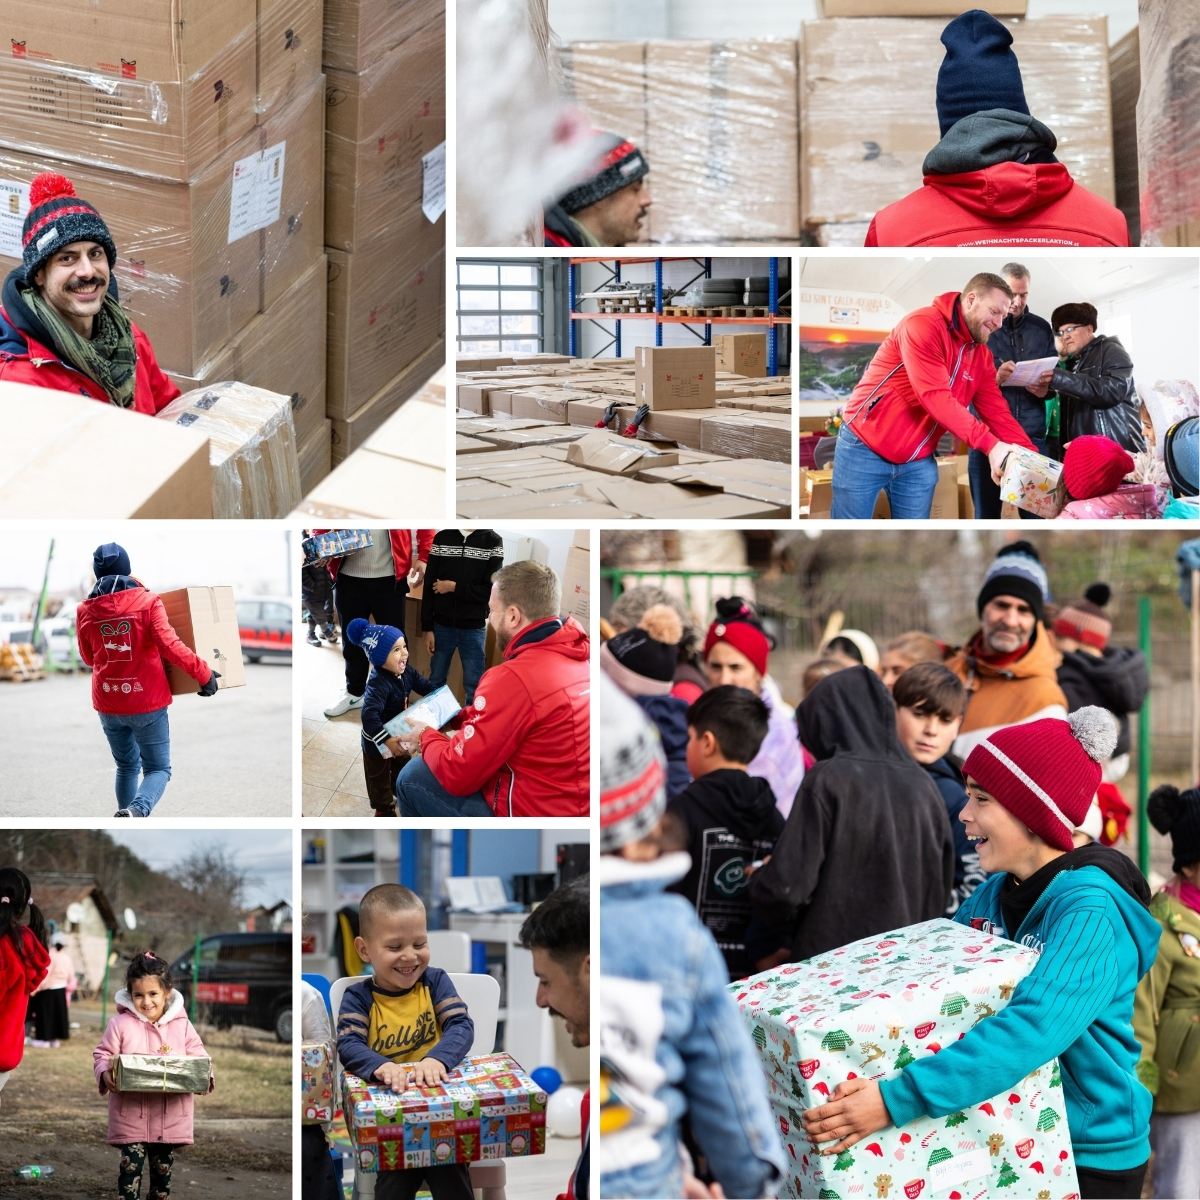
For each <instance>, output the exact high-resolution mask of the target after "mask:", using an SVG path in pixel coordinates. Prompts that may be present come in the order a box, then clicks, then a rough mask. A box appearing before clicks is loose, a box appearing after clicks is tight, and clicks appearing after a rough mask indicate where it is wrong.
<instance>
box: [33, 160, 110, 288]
mask: <svg viewBox="0 0 1200 1200" xmlns="http://www.w3.org/2000/svg"><path fill="white" fill-rule="evenodd" d="M72 242H97V243H99V244H100V245H101V246H103V247H104V253H105V256H106V257H107V258H108V267H109V270H110V271H111V270H112V268H113V265H114V264H115V263H116V261H117V247H116V243H115V242H114V241H113V239H112V234H111V233H109V231H108V226H107V225H105V223H104V219H103V218H102V217H101V216H100V214H99V213H98V212H97V211H96V209H95V208H94V207H93V206H92V205H91V204H89V203H88V202H87V201H86V200H81V199H80V198H79V197H78V196H76V195H75V185H74V184H73V183H72V182H71V181H70V180H69V179H67V178H66V176H64V175H54V174H51V173H49V172H47V173H45V174H42V175H38V176H37V177H36V178H35V179H34V181H33V182H32V183H31V184H30V185H29V213H28V215H27V216H26V217H25V224H24V225H23V226H22V228H21V245H22V247H23V259H24V263H25V278H26V279H27V280H28V281H29V282H30V283H32V282H33V277H34V275H36V274H37V272H38V269H39V268H40V267H41V266H42V265H43V264H44V263H45V262H46V260H47V259H48V258H50V256H51V255H53V254H56V253H57V252H58V251H59V250H61V249H62V248H63V246H69V245H70V244H71V243H72Z"/></svg>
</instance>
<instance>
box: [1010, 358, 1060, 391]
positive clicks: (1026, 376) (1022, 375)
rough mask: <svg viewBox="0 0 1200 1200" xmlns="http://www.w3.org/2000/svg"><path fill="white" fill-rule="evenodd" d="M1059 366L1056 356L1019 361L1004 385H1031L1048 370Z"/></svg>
mask: <svg viewBox="0 0 1200 1200" xmlns="http://www.w3.org/2000/svg"><path fill="white" fill-rule="evenodd" d="M1057 366H1058V359H1057V358H1054V357H1051V358H1027V359H1026V360H1025V361H1024V362H1019V363H1017V365H1016V366H1015V367H1014V368H1013V373H1012V374H1011V375H1010V376H1009V377H1008V381H1007V382H1006V383H1005V385H1004V386H1005V387H1029V386H1030V385H1031V384H1035V383H1037V381H1038V379H1039V378H1040V377H1041V376H1042V375H1044V374H1045V373H1046V372H1047V371H1053V370H1054V368H1055V367H1057Z"/></svg>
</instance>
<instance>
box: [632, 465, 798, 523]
mask: <svg viewBox="0 0 1200 1200" xmlns="http://www.w3.org/2000/svg"><path fill="white" fill-rule="evenodd" d="M639 478H640V479H652V480H656V481H661V482H667V483H677V484H682V485H685V486H690V487H696V488H703V489H707V490H709V491H720V492H724V493H726V495H728V496H733V497H740V498H742V499H745V500H750V501H756V502H757V504H756V506H755V507H756V511H755V512H754V513H753V515H755V516H764V517H789V516H791V512H792V482H791V467H790V465H788V464H786V463H774V462H767V461H765V460H764V459H761V458H744V459H717V460H716V461H713V462H699V463H689V464H686V465H685V464H683V463H681V464H680V465H679V466H677V467H665V468H661V469H654V470H651V471H646V472H643V473H642V474H641V475H639ZM710 507H715V502H714V503H713V504H712V505H710ZM646 515H647V516H656V515H659V514H656V513H647V514H646ZM679 515H689V516H691V515H695V516H701V515H705V514H704V513H703V512H702V511H697V512H696V513H688V514H682V513H681V514H679ZM713 515H715V513H714V514H713ZM743 515H746V516H749V515H752V514H751V513H750V512H748V511H747V512H745V513H744V514H743Z"/></svg>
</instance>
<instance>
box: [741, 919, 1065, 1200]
mask: <svg viewBox="0 0 1200 1200" xmlns="http://www.w3.org/2000/svg"><path fill="white" fill-rule="evenodd" d="M1036 961H1037V955H1036V954H1035V953H1034V952H1033V951H1032V950H1030V949H1028V948H1027V947H1025V946H1021V945H1019V944H1018V943H1016V942H1010V941H1008V940H1007V939H1006V938H1001V937H997V936H994V935H988V934H984V933H980V932H978V931H977V930H973V929H969V928H967V927H966V926H963V925H957V924H955V923H954V922H953V921H947V920H943V919H939V920H936V921H924V922H922V923H920V924H918V925H910V926H908V927H907V928H905V929H899V930H895V931H894V932H891V933H886V934H881V935H879V936H878V937H871V938H864V939H863V940H862V941H859V942H853V943H852V944H850V945H849V946H842V947H841V948H840V949H837V950H832V951H830V952H829V953H827V954H822V955H820V956H818V957H816V958H812V959H809V960H808V961H807V962H802V963H796V964H794V965H791V966H784V967H778V968H776V969H774V970H771V971H766V972H764V973H762V974H760V975H755V976H753V977H751V978H750V979H744V980H741V981H740V982H738V983H735V984H731V985H730V991H731V993H732V994H733V996H734V998H735V1000H736V1003H737V1006H738V1008H739V1010H740V1011H741V1013H742V1016H743V1018H744V1019H745V1021H746V1023H747V1025H748V1027H749V1029H750V1036H751V1038H752V1039H753V1041H754V1044H755V1046H756V1047H757V1048H758V1053H759V1058H760V1060H761V1062H762V1067H763V1074H764V1075H765V1076H766V1079H767V1091H768V1098H769V1100H770V1103H771V1108H772V1111H773V1113H774V1115H775V1118H776V1120H777V1122H778V1127H779V1132H780V1134H781V1139H782V1141H783V1144H784V1146H785V1148H786V1150H787V1179H786V1182H785V1185H784V1194H785V1195H788V1196H793V1197H822V1198H824V1200H838V1198H841V1197H846V1198H849V1197H861V1198H863V1200H893V1198H895V1200H899V1197H902V1196H903V1197H907V1198H908V1200H916V1197H918V1196H919V1197H920V1198H921V1200H951V1198H953V1197H958V1198H959V1200H967V1198H970V1200H982V1198H983V1197H993V1196H1009V1197H1014V1198H1015V1197H1018V1196H1021V1197H1029V1198H1031V1200H1032V1198H1033V1197H1035V1196H1036V1197H1040V1200H1068V1198H1069V1197H1072V1196H1076V1197H1077V1196H1078V1187H1077V1184H1076V1179H1075V1166H1074V1160H1073V1159H1072V1157H1071V1141H1070V1135H1069V1134H1068V1132H1067V1120H1066V1110H1065V1107H1064V1102H1063V1090H1062V1080H1061V1078H1060V1076H1059V1070H1058V1063H1057V1061H1051V1062H1049V1063H1047V1064H1046V1065H1045V1066H1043V1067H1040V1068H1038V1070H1036V1071H1034V1072H1032V1073H1031V1074H1030V1075H1027V1076H1025V1077H1024V1078H1022V1079H1014V1080H1013V1083H1012V1086H1011V1089H1010V1090H1009V1091H1006V1092H1005V1093H1004V1094H1003V1095H1000V1096H994V1097H992V1098H991V1099H988V1100H985V1101H984V1102H982V1103H980V1104H978V1105H975V1106H973V1107H972V1108H970V1109H968V1110H965V1111H962V1112H955V1113H950V1114H949V1115H947V1116H943V1117H923V1118H921V1119H920V1120H917V1121H914V1122H912V1123H910V1124H908V1125H906V1126H904V1127H903V1128H901V1129H897V1128H896V1127H894V1126H889V1127H888V1128H887V1129H884V1130H881V1131H880V1132H878V1133H876V1134H874V1135H873V1136H872V1137H870V1138H868V1139H866V1140H864V1141H862V1142H859V1143H857V1144H856V1145H854V1146H852V1147H851V1148H850V1149H849V1150H846V1151H843V1152H842V1153H840V1154H838V1155H836V1156H834V1155H821V1154H819V1153H817V1152H816V1151H814V1150H813V1148H812V1146H811V1144H810V1142H809V1140H808V1137H807V1135H806V1134H805V1132H804V1125H803V1113H804V1111H805V1109H808V1108H813V1107H815V1106H817V1105H819V1104H824V1103H825V1102H826V1101H827V1100H829V1098H830V1097H831V1096H832V1095H833V1093H834V1091H835V1089H836V1088H837V1086H838V1084H839V1083H842V1082H844V1081H845V1080H848V1079H854V1078H861V1079H874V1080H884V1079H889V1078H891V1077H892V1076H894V1075H895V1074H896V1073H897V1072H899V1071H902V1070H903V1069H904V1068H905V1067H906V1066H908V1065H909V1064H910V1063H913V1062H917V1061H918V1060H920V1059H922V1058H924V1057H927V1056H928V1055H930V1054H937V1053H938V1052H939V1051H940V1050H941V1049H942V1047H943V1046H947V1045H949V1044H950V1043H951V1042H954V1041H957V1040H958V1039H959V1038H960V1037H962V1036H963V1035H964V1034H966V1033H968V1031H969V1030H970V1029H971V1028H972V1027H973V1026H974V1025H976V1024H978V1023H979V1022H980V1021H982V1020H986V1019H987V1018H989V1017H992V1016H994V1015H995V1014H996V1013H997V1012H998V1011H999V1010H1000V1009H1002V1008H1003V1007H1004V1006H1005V1004H1007V1003H1008V1000H1009V999H1010V997H1011V996H1012V993H1013V990H1014V988H1015V987H1016V986H1017V984H1018V983H1019V982H1020V981H1021V979H1022V978H1024V976H1025V975H1027V974H1028V973H1029V971H1030V970H1031V969H1032V968H1033V965H1034V963H1035V962H1036Z"/></svg>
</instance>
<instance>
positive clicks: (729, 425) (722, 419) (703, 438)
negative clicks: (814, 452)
mask: <svg viewBox="0 0 1200 1200" xmlns="http://www.w3.org/2000/svg"><path fill="white" fill-rule="evenodd" d="M700 449H701V450H707V451H708V452H709V453H711V454H720V455H723V456H724V457H726V458H766V459H770V460H771V461H773V462H785V463H790V462H791V461H792V419H791V416H790V415H787V416H785V415H784V414H782V413H757V412H738V411H737V410H736V409H724V410H718V411H717V413H716V414H714V415H712V416H709V417H706V418H705V419H704V421H702V422H701V425H700Z"/></svg>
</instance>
